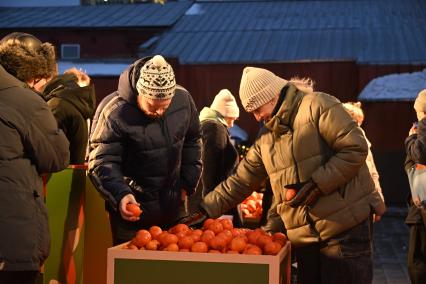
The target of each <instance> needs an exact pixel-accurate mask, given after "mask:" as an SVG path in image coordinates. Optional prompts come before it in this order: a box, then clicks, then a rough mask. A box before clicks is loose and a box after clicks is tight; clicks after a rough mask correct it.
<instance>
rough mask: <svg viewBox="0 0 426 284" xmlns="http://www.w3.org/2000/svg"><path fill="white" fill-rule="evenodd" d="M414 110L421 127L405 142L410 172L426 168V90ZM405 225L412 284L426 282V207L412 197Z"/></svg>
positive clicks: (415, 129)
mask: <svg viewBox="0 0 426 284" xmlns="http://www.w3.org/2000/svg"><path fill="white" fill-rule="evenodd" d="M414 110H415V111H416V114H417V119H418V122H417V123H418V124H417V123H415V124H414V125H413V127H411V129H410V132H409V136H408V137H407V138H406V139H405V151H406V153H407V158H406V161H405V170H406V171H407V172H408V171H409V170H410V169H411V168H412V167H413V166H415V164H423V165H426V89H425V90H423V91H421V92H420V93H419V94H418V96H417V99H416V101H415V103H414ZM405 223H406V224H407V225H409V226H410V239H409V243H408V273H409V276H410V280H411V283H414V284H417V283H418V284H420V283H426V211H425V208H420V207H417V206H416V205H415V204H414V202H413V200H412V198H411V196H410V197H409V210H408V215H407V218H406V219H405Z"/></svg>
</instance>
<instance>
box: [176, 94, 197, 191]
mask: <svg viewBox="0 0 426 284" xmlns="http://www.w3.org/2000/svg"><path fill="white" fill-rule="evenodd" d="M188 98H189V104H190V124H189V128H188V131H187V132H186V135H185V141H184V144H183V149H182V164H181V172H180V178H181V186H182V187H183V188H184V189H185V190H186V192H187V193H188V194H192V193H194V191H195V188H196V187H197V184H198V181H199V179H200V175H201V130H200V120H199V118H198V112H197V109H196V107H195V104H194V101H193V100H192V98H191V96H188Z"/></svg>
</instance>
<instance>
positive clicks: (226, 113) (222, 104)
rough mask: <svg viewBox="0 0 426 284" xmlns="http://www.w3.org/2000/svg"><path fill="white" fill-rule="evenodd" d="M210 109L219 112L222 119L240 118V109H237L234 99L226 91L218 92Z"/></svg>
mask: <svg viewBox="0 0 426 284" xmlns="http://www.w3.org/2000/svg"><path fill="white" fill-rule="evenodd" d="M210 108H211V109H213V110H215V111H217V112H219V113H220V114H221V115H222V116H223V117H233V118H238V117H239V116H240V109H239V108H238V105H237V102H236V100H235V97H234V96H233V95H232V94H231V92H230V91H229V90H228V89H223V90H220V92H219V93H218V94H217V95H216V96H215V97H214V100H213V103H212V105H211V106H210Z"/></svg>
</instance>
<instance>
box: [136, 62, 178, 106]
mask: <svg viewBox="0 0 426 284" xmlns="http://www.w3.org/2000/svg"><path fill="white" fill-rule="evenodd" d="M175 88H176V80H175V74H174V73H173V69H172V67H171V66H170V64H168V63H167V62H166V60H165V59H164V57H163V56H161V55H156V56H154V57H153V58H152V59H151V60H148V61H147V62H146V63H145V65H144V66H143V67H142V69H141V72H140V77H139V79H138V82H137V84H136V89H137V90H138V93H139V95H142V96H144V97H146V98H149V99H155V100H167V99H171V98H172V97H173V96H174V94H175Z"/></svg>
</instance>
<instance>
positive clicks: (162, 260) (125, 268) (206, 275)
mask: <svg viewBox="0 0 426 284" xmlns="http://www.w3.org/2000/svg"><path fill="white" fill-rule="evenodd" d="M123 246H124V244H122V245H118V246H115V247H112V248H109V249H108V260H107V284H119V283H120V284H122V283H125V284H136V283H137V284H143V283H147V284H152V283H157V284H161V283H173V284H200V283H202V284H239V283H241V284H243V283H244V284H289V283H290V278H291V275H290V264H291V253H290V242H287V244H286V245H285V246H284V247H283V248H282V249H281V250H280V252H279V253H278V254H277V255H275V256H270V255H244V254H215V253H192V252H168V251H147V250H128V249H123V248H122V247H123Z"/></svg>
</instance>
